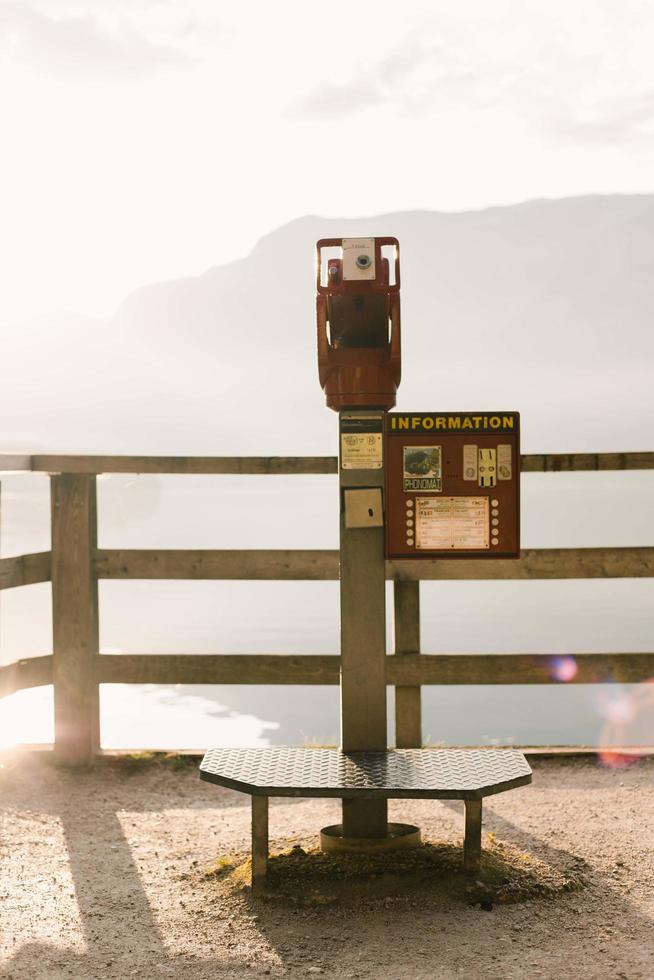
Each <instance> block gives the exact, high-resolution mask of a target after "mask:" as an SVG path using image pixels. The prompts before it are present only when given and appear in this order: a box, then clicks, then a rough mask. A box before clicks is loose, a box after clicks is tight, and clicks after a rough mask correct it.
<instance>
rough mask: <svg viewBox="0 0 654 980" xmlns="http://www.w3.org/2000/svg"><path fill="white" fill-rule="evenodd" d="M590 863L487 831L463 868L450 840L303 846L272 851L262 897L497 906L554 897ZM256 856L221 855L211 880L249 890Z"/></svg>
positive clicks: (316, 902) (579, 883)
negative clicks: (553, 859) (476, 862)
mask: <svg viewBox="0 0 654 980" xmlns="http://www.w3.org/2000/svg"><path fill="white" fill-rule="evenodd" d="M585 868H586V862H585V861H584V860H583V859H578V860H576V861H572V862H571V867H569V868H568V869H561V868H555V867H552V866H551V865H548V864H547V863H546V862H544V861H541V860H539V859H538V858H536V857H534V856H533V855H530V854H527V853H525V852H524V851H521V850H519V849H518V848H517V847H515V846H513V845H512V844H507V843H503V842H502V841H498V840H496V838H495V836H494V835H493V834H487V835H486V840H485V846H484V849H483V851H482V859H481V867H480V869H479V871H478V872H475V873H474V874H470V873H466V872H465V871H464V870H463V868H462V859H461V848H460V847H457V846H453V845H452V844H451V843H448V842H445V841H437V842H433V843H429V842H426V843H423V844H421V845H420V846H419V847H415V848H411V849H407V850H402V851H395V852H391V853H388V854H330V853H324V852H323V851H321V850H320V849H319V848H310V849H305V848H303V847H300V845H298V844H296V845H295V846H294V847H292V848H291V849H290V850H286V851H282V852H281V853H278V854H273V855H271V857H270V861H269V867H268V882H267V885H266V888H265V890H264V891H263V892H261V893H260V897H261V898H262V899H263V900H268V901H282V902H283V901H286V902H289V903H294V904H297V905H300V906H303V907H311V906H318V907H319V906H324V905H333V904H336V903H339V904H352V903H353V904H355V905H359V903H360V902H361V900H362V899H372V900H375V899H393V898H401V897H408V896H410V897H413V898H419V897H420V895H421V894H422V895H425V894H429V895H432V896H434V895H439V894H440V895H441V896H442V897H444V896H447V897H449V898H452V899H456V900H459V901H462V902H465V903H466V904H468V905H479V906H480V907H481V908H483V909H484V910H485V911H489V912H490V911H492V909H493V907H494V905H495V904H497V903H505V904H506V903H513V902H525V901H531V900H533V899H536V898H549V899H553V898H556V897H557V896H560V895H563V894H565V893H567V892H571V891H575V890H578V889H580V888H582V887H583V886H584V884H585V883H586V878H585V877H584V873H583V872H584V870H585ZM250 871H251V863H250V859H249V857H246V856H234V857H232V858H230V857H227V856H225V857H221V858H218V859H217V861H216V862H215V864H214V865H213V866H212V867H211V868H209V869H208V870H207V871H205V873H204V878H205V879H207V880H211V879H213V880H215V881H216V882H219V883H220V888H221V889H222V888H223V887H226V888H228V889H234V890H236V891H240V890H245V891H249V888H250V884H249V883H250Z"/></svg>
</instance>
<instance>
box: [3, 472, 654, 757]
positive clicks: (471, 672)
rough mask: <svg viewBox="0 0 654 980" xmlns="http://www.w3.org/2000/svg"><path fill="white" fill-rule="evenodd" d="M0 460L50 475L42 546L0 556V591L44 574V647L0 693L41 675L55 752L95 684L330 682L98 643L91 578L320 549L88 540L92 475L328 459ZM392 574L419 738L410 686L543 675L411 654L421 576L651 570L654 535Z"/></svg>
mask: <svg viewBox="0 0 654 980" xmlns="http://www.w3.org/2000/svg"><path fill="white" fill-rule="evenodd" d="M521 468H522V472H523V473H543V472H546V473H556V472H569V471H572V470H575V471H577V470H627V469H632V470H633V469H654V453H600V454H590V453H585V454H574V455H562V454H553V455H529V456H523V457H522V460H521ZM0 471H5V472H7V471H28V472H38V473H46V474H49V475H50V481H51V501H52V549H51V551H48V552H41V553H38V554H31V555H20V556H18V557H11V558H2V559H0V589H10V588H16V587H18V586H21V585H33V584H35V583H38V582H51V583H52V618H53V653H52V655H49V656H39V657H30V658H29V659H25V660H18V661H16V662H15V663H11V664H8V665H7V666H4V667H0V697H2V696H6V695H8V694H12V693H13V692H15V691H19V690H22V689H25V688H30V687H37V686H40V685H43V684H53V685H54V704H55V756H56V758H57V760H58V761H60V762H62V763H64V764H68V765H80V764H85V763H88V762H89V761H90V760H91V759H92V757H93V755H94V753H95V752H97V750H98V747H99V745H100V731H99V685H100V684H126V683H130V684H337V683H338V681H339V657H338V656H336V655H333V656H332V655H330V656H320V655H311V654H307V655H297V656H296V655H292V656H285V655H274V654H273V655H271V654H251V655H250V654H248V655H225V654H211V655H208V654H207V655H205V654H202V655H197V654H193V653H180V654H139V653H130V654H121V655H110V654H100V652H99V636H98V580H99V579H102V578H107V579H109V578H110V579H247V580H263V579H268V580H270V579H288V580H300V579H301V580H323V581H324V580H335V579H338V552H337V551H328V550H265V551H264V550H239V551H226V550H213V549H212V550H163V549H159V550H150V549H148V550H144V549H138V550H124V549H99V548H98V547H97V511H96V476H97V475H98V474H100V473H139V474H146V473H149V474H287V475H290V474H325V473H336V472H337V460H336V459H335V458H333V457H147V456H53V455H38V456H36V455H35V456H26V455H13V456H9V455H5V456H0ZM386 574H387V578H389V579H392V580H393V582H394V607H395V653H394V654H392V655H389V656H388V657H387V665H386V680H387V683H388V684H389V685H393V686H394V687H395V688H396V698H395V724H396V743H397V745H398V746H400V747H404V748H409V747H413V746H419V745H420V744H421V716H420V687H421V686H422V685H424V684H549V683H555V679H554V678H553V676H552V670H551V656H550V655H547V654H507V655H504V654H454V655H452V654H444V653H439V654H435V655H427V654H423V653H422V652H421V650H420V597H419V582H420V580H421V579H422V580H424V579H432V580H433V579H457V580H472V579H582V578H584V579H589V578H642V577H652V576H654V547H642V548H539V549H530V550H526V551H523V552H522V556H521V560H520V561H495V562H490V561H475V560H471V559H467V560H447V561H416V562H411V561H406V562H392V561H389V562H387V572H386ZM575 660H576V662H577V668H578V669H577V673H576V675H575V676H574V677H573V678H572V679H571V681H570V682H571V683H577V684H588V683H596V682H603V681H607V680H614V681H619V682H622V683H634V682H639V681H645V680H647V679H648V678H650V677H652V676H653V675H654V653H628V652H616V653H610V654H599V653H583V654H575Z"/></svg>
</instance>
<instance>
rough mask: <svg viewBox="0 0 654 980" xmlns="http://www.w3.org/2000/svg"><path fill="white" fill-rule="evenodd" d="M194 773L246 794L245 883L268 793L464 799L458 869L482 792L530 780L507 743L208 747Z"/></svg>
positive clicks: (468, 861) (471, 845) (264, 858)
mask: <svg viewBox="0 0 654 980" xmlns="http://www.w3.org/2000/svg"><path fill="white" fill-rule="evenodd" d="M200 778H201V779H205V780H207V781H208V782H211V783H218V785H220V786H227V787H229V788H230V789H235V790H239V791H240V792H241V793H248V794H249V795H250V796H251V797H252V884H253V887H254V886H256V885H259V884H262V883H263V882H264V881H265V876H266V872H267V864H268V797H270V796H300V797H339V798H340V799H369V800H372V799H381V798H385V799H428V800H464V802H465V837H464V845H463V863H464V867H465V868H466V870H470V871H474V870H476V869H477V868H479V862H480V859H481V811H482V800H483V798H484V797H485V796H492V795H493V794H495V793H502V792H504V791H505V790H508V789H514V788H515V787H517V786H524V785H526V784H527V783H530V782H531V769H530V768H529V765H528V763H527V760H526V759H525V757H524V755H523V754H522V753H521V752H516V751H514V750H513V749H388V750H387V751H385V752H348V753H345V752H342V751H341V750H340V749H303V748H270V749H209V751H208V752H207V753H206V754H205V756H204V759H203V760H202V762H201V764H200Z"/></svg>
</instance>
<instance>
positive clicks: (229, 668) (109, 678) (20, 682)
mask: <svg viewBox="0 0 654 980" xmlns="http://www.w3.org/2000/svg"><path fill="white" fill-rule="evenodd" d="M560 661H561V654H545V653H515V654H514V653H510V654H504V653H489V654H485V653H484V654H477V653H472V654H471V653H455V654H452V653H446V654H403V655H402V656H397V657H396V656H393V655H391V656H388V657H387V658H386V683H387V684H389V685H392V686H414V685H415V686H420V685H444V684H448V685H451V684H481V685H484V684H492V685H496V684H558V683H568V684H597V683H604V682H610V681H613V682H617V683H620V684H637V683H640V682H643V681H649V680H651V679H652V678H654V653H578V654H569V655H568V656H567V659H566V667H567V671H566V677H567V679H566V681H565V682H563V681H561V680H560V679H559V677H560ZM339 671H340V657H339V656H338V655H336V654H328V655H323V654H317V655H312V654H268V653H259V654H194V653H126V654H100V655H98V656H96V657H94V678H95V681H96V683H100V684H284V685H287V684H297V685H305V684H310V685H315V684H338V682H339ZM44 684H52V656H43V657H29V658H27V659H24V660H19V661H17V662H16V663H13V664H7V665H6V666H4V667H0V697H6V696H7V695H9V694H13V693H14V692H15V691H20V690H24V689H26V688H30V687H40V686H41V685H44Z"/></svg>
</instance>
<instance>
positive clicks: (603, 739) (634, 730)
mask: <svg viewBox="0 0 654 980" xmlns="http://www.w3.org/2000/svg"><path fill="white" fill-rule="evenodd" d="M597 708H598V711H599V713H600V714H601V715H602V717H603V718H604V719H605V723H604V727H603V729H602V732H601V734H600V738H599V745H600V748H599V750H598V758H599V761H600V763H601V765H603V766H606V767H607V768H608V769H628V768H629V766H632V765H634V763H636V762H638V761H639V760H640V759H642V758H643V756H645V755H648V754H649V753H650V752H651V747H652V744H653V743H654V678H650V679H649V680H647V681H645V682H644V683H643V684H639V685H637V686H634V687H633V688H631V690H625V689H624V688H622V687H621V686H620V685H618V684H615V685H610V686H608V687H605V688H603V690H602V691H601V692H599V696H598V698H597Z"/></svg>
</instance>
